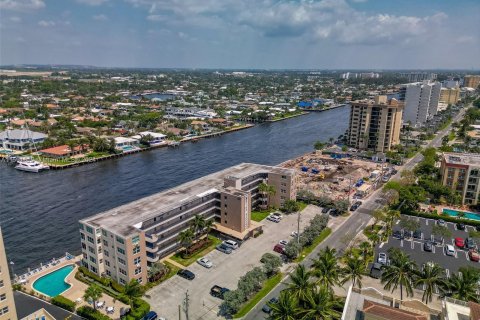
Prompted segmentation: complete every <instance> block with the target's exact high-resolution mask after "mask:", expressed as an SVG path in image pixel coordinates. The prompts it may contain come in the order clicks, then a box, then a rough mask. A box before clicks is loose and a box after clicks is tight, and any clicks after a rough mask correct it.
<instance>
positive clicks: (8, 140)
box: [0, 129, 48, 151]
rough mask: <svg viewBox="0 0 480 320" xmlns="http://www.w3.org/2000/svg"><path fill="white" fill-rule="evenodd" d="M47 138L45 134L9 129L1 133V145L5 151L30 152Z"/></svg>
mask: <svg viewBox="0 0 480 320" xmlns="http://www.w3.org/2000/svg"><path fill="white" fill-rule="evenodd" d="M47 137H48V136H47V135H46V134H44V133H41V132H35V131H31V130H27V129H8V130H5V131H2V132H0V145H1V146H2V147H3V148H5V149H13V150H22V151H23V150H29V149H31V148H32V147H33V146H34V145H37V144H41V143H43V141H45V139H46V138H47Z"/></svg>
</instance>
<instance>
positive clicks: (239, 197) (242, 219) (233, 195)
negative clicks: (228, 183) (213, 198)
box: [220, 189, 251, 232]
mask: <svg viewBox="0 0 480 320" xmlns="http://www.w3.org/2000/svg"><path fill="white" fill-rule="evenodd" d="M250 214H251V196H250V193H249V192H242V191H239V190H235V189H226V190H224V191H222V193H221V218H220V224H221V225H222V226H225V227H227V228H229V229H232V230H235V231H237V232H243V231H245V230H246V229H248V228H249V227H250Z"/></svg>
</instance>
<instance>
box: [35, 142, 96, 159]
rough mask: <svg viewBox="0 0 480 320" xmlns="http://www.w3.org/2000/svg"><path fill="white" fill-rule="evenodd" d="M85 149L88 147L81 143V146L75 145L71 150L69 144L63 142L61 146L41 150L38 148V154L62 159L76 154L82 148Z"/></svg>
mask: <svg viewBox="0 0 480 320" xmlns="http://www.w3.org/2000/svg"><path fill="white" fill-rule="evenodd" d="M87 149H88V146H87V145H83V146H76V147H74V148H73V150H72V149H70V147H69V146H67V145H66V144H64V145H61V146H56V147H52V148H47V149H43V150H40V151H39V152H40V154H42V155H43V156H45V157H48V158H55V159H64V158H70V157H72V156H74V155H76V154H79V153H81V152H82V150H87Z"/></svg>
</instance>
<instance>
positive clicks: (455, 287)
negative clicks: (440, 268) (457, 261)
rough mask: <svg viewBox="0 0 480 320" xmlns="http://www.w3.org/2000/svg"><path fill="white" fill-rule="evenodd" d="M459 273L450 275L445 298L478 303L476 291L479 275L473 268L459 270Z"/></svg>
mask: <svg viewBox="0 0 480 320" xmlns="http://www.w3.org/2000/svg"><path fill="white" fill-rule="evenodd" d="M459 271H460V272H459V273H456V274H452V276H451V277H450V279H448V281H447V284H446V290H445V291H448V292H447V293H446V295H447V296H450V297H452V298H454V299H459V300H464V301H474V302H479V301H480V298H479V296H478V294H477V293H476V291H477V290H478V289H479V288H478V287H479V285H478V281H479V280H480V279H479V273H478V271H476V270H473V268H461V269H460V270H459Z"/></svg>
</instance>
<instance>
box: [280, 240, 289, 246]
mask: <svg viewBox="0 0 480 320" xmlns="http://www.w3.org/2000/svg"><path fill="white" fill-rule="evenodd" d="M278 244H281V245H282V246H286V245H287V244H288V241H287V240H280V241H278Z"/></svg>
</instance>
